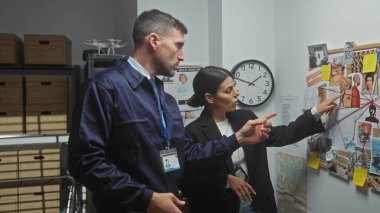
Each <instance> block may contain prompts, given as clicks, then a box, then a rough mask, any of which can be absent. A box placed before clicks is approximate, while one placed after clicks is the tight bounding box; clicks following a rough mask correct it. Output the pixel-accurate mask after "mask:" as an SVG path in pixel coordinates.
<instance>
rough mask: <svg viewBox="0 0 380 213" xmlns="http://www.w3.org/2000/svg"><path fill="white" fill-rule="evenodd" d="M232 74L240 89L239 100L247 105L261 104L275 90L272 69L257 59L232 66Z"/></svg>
mask: <svg viewBox="0 0 380 213" xmlns="http://www.w3.org/2000/svg"><path fill="white" fill-rule="evenodd" d="M231 72H232V75H233V77H234V81H235V83H236V88H237V89H238V90H239V93H240V95H239V97H238V99H239V102H240V103H241V104H243V105H246V106H259V105H261V104H263V103H264V102H266V101H267V100H268V99H269V97H270V95H271V94H272V92H273V88H274V80H273V75H272V72H271V71H270V69H269V68H268V67H267V66H266V65H265V64H264V63H262V62H260V61H257V60H246V61H242V62H240V63H238V64H237V65H235V67H234V68H232V71H231Z"/></svg>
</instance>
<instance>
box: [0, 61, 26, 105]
mask: <svg viewBox="0 0 380 213" xmlns="http://www.w3.org/2000/svg"><path fill="white" fill-rule="evenodd" d="M0 58H1V56H0ZM22 94H23V92H22V76H19V75H0V105H3V104H14V105H22Z"/></svg>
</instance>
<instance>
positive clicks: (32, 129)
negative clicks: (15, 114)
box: [26, 105, 67, 134]
mask: <svg viewBox="0 0 380 213" xmlns="http://www.w3.org/2000/svg"><path fill="white" fill-rule="evenodd" d="M26 133H28V134H63V133H67V112H66V106H62V105H31V106H26Z"/></svg>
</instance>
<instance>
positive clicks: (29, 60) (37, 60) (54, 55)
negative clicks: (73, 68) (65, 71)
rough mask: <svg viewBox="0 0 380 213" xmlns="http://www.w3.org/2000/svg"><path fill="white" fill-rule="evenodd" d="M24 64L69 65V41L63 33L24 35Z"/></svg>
mask: <svg viewBox="0 0 380 213" xmlns="http://www.w3.org/2000/svg"><path fill="white" fill-rule="evenodd" d="M24 55H25V56H24V57H25V64H57V65H71V41H70V39H68V38H67V37H66V36H64V35H37V34H26V35H24Z"/></svg>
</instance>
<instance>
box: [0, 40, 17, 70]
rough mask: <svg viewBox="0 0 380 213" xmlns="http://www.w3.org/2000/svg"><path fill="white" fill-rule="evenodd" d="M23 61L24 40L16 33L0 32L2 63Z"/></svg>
mask: <svg viewBox="0 0 380 213" xmlns="http://www.w3.org/2000/svg"><path fill="white" fill-rule="evenodd" d="M21 63H22V41H21V39H20V38H19V37H18V36H16V35H15V34H10V33H0V64H21Z"/></svg>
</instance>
